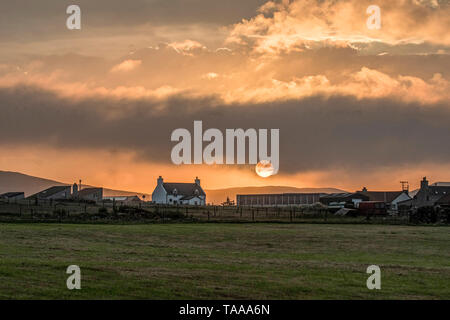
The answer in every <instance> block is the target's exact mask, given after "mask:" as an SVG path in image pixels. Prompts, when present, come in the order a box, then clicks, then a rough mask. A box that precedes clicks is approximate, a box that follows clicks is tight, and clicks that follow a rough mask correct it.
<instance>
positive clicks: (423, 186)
mask: <svg viewBox="0 0 450 320" xmlns="http://www.w3.org/2000/svg"><path fill="white" fill-rule="evenodd" d="M420 189H423V190H424V189H428V180H427V177H423V180H422V181H420Z"/></svg>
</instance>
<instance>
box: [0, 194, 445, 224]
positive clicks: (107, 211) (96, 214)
mask: <svg viewBox="0 0 450 320" xmlns="http://www.w3.org/2000/svg"><path fill="white" fill-rule="evenodd" d="M416 218H417V217H415V216H414V215H412V214H411V213H409V212H404V213H401V214H390V215H387V216H341V215H335V214H333V213H332V212H330V210H329V209H328V208H327V207H325V206H323V205H320V204H315V205H302V206H291V207H287V206H283V207H281V206H278V207H252V206H213V205H208V206H181V205H180V206H168V205H155V204H152V203H147V202H136V203H122V202H111V201H103V202H97V203H96V202H90V201H85V202H76V201H71V200H67V201H52V200H35V199H34V200H28V199H26V200H15V201H0V221H1V222H20V221H23V222H29V221H32V222H75V223H77V222H78V223H83V222H95V221H97V222H170V221H184V222H247V223H251V222H254V223H257V222H283V223H302V222H303V223H386V224H411V223H413V224H422V223H434V224H441V223H444V224H445V223H449V220H450V214H449V213H448V212H447V213H445V212H444V213H443V214H440V215H439V214H438V215H436V217H435V218H434V219H416Z"/></svg>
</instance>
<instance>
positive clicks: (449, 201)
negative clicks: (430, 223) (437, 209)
mask: <svg viewBox="0 0 450 320" xmlns="http://www.w3.org/2000/svg"><path fill="white" fill-rule="evenodd" d="M437 204H450V194H447V195H446V196H443V197H441V198H440V199H439V200H438V201H437Z"/></svg>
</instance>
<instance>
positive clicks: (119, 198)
mask: <svg viewBox="0 0 450 320" xmlns="http://www.w3.org/2000/svg"><path fill="white" fill-rule="evenodd" d="M103 200H111V201H112V200H116V201H137V200H139V201H140V200H141V199H140V198H139V197H138V196H109V197H103Z"/></svg>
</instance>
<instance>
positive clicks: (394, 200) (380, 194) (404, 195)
mask: <svg viewBox="0 0 450 320" xmlns="http://www.w3.org/2000/svg"><path fill="white" fill-rule="evenodd" d="M358 193H361V194H363V195H366V196H368V197H369V201H376V202H384V203H385V204H386V208H388V209H390V210H394V211H397V210H398V203H400V202H403V201H406V200H410V199H411V197H410V196H409V195H408V192H407V191H406V190H405V191H368V190H367V189H366V188H363V190H362V191H358Z"/></svg>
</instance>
